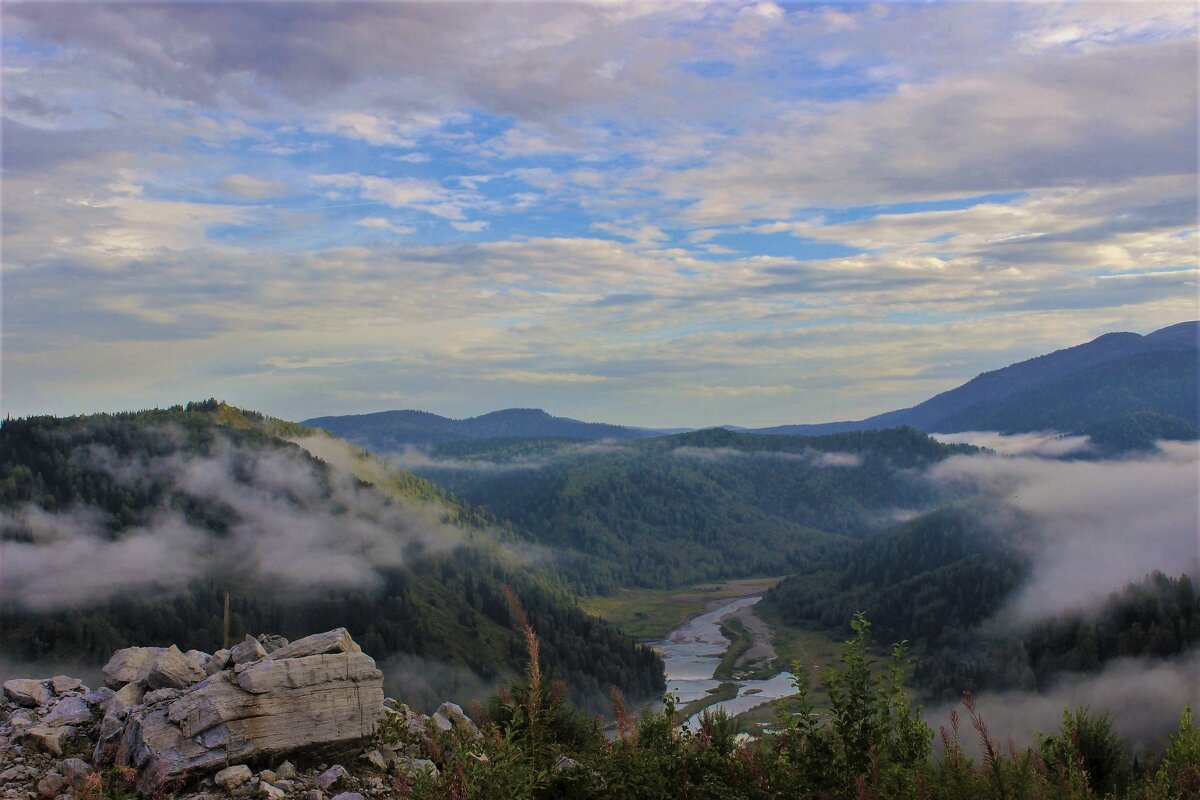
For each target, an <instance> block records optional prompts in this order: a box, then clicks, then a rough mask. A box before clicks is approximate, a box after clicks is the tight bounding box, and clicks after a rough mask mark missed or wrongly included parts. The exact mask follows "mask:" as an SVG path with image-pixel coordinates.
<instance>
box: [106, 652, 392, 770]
mask: <svg viewBox="0 0 1200 800" xmlns="http://www.w3.org/2000/svg"><path fill="white" fill-rule="evenodd" d="M249 642H254V644H255V645H259V642H258V641H257V640H254V639H249V640H248V641H247V642H245V643H243V644H248V643H249ZM295 645H300V647H296V648H295V649H294V650H293V654H294V655H293V657H288V658H276V656H277V655H278V653H280V652H282V651H283V650H285V649H287V648H286V647H282V648H280V649H278V650H276V651H275V652H274V653H272V654H271V656H270V657H269V658H266V659H262V660H259V661H257V662H251V663H244V664H243V665H242V666H240V667H239V668H238V671H236V672H235V671H234V670H225V671H222V672H218V673H216V674H214V675H212V676H210V677H208V678H206V679H204V680H203V681H201V682H199V683H197V684H194V685H193V686H191V687H189V688H187V689H184V690H182V691H180V692H179V693H177V694H176V693H169V694H170V696H167V695H168V693H166V692H162V693H154V694H152V695H148V696H147V700H151V699H155V697H156V696H157V697H161V698H162V699H159V700H158V702H154V703H147V704H145V705H140V706H134V707H133V708H130V709H129V711H128V713H127V716H126V719H125V721H124V726H123V729H122V732H121V735H120V738H119V742H118V743H117V746H116V747H115V748H114V747H110V748H109V749H108V750H106V751H105V753H101V748H100V747H98V748H97V754H98V755H97V760H98V763H102V762H101V761H100V759H101V758H102V757H103V756H105V755H110V754H111V753H112V751H113V750H115V754H111V755H110V757H112V758H114V759H115V760H116V761H117V762H118V763H120V764H126V765H128V766H131V767H134V768H135V769H137V770H138V772H139V775H138V779H137V787H138V789H139V790H140V791H142V792H143V793H146V794H150V793H154V792H157V791H160V790H162V789H164V788H165V787H167V786H169V785H171V784H172V783H175V782H177V781H185V780H187V779H188V778H190V777H192V776H194V775H197V774H199V773H201V772H212V771H214V770H217V769H221V768H223V767H227V766H229V765H235V764H239V763H243V762H251V761H262V760H264V759H267V758H270V757H274V756H282V755H286V754H289V753H292V752H295V751H300V750H305V749H308V748H311V747H314V746H323V745H324V746H340V745H343V744H344V745H347V746H349V745H350V744H353V743H357V742H360V741H362V740H364V739H366V738H368V737H370V736H371V735H373V734H374V733H375V730H376V720H377V718H378V717H379V715H380V713H381V711H382V709H383V674H382V673H381V672H380V671H379V670H377V669H376V668H375V662H374V660H373V659H371V657H370V656H367V655H365V654H364V653H363V652H362V651H361V649H360V648H359V647H358V645H357V644H355V643H354V641H353V640H352V639H350V637H349V635H348V634H346V633H345V631H344V630H340V631H331V632H329V633H328V634H319V635H318V636H314V637H308V640H304V639H302V640H299V641H297V642H294V643H293V644H292V645H288V646H287V647H294V646H295ZM239 647H241V645H239ZM246 649H247V650H249V649H250V648H246ZM296 654H302V655H296ZM110 727H111V725H110V724H109V718H108V717H107V716H106V719H105V721H104V724H102V726H101V728H102V729H101V739H102V742H103V740H104V738H105V736H106V735H108V736H110V737H111V731H110V730H109V729H110ZM109 741H110V742H112V741H114V739H113V738H110V739H109Z"/></svg>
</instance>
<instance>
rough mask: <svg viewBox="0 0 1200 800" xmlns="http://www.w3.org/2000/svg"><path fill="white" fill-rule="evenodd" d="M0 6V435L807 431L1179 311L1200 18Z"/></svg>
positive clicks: (751, 9) (1176, 317)
mask: <svg viewBox="0 0 1200 800" xmlns="http://www.w3.org/2000/svg"><path fill="white" fill-rule="evenodd" d="M0 14H3V23H4V25H3V30H4V33H3V36H4V42H3V45H4V48H5V50H4V53H5V59H4V65H3V70H4V73H3V77H4V118H3V145H2V148H0V151H2V152H0V156H2V160H3V169H4V176H5V180H4V182H3V186H2V187H0V191H2V192H3V199H4V201H5V202H4V204H3V229H4V230H3V237H4V238H3V245H4V263H3V279H4V293H3V312H4V313H3V336H4V359H3V379H4V380H3V390H2V391H3V396H2V399H3V403H4V406H5V411H6V412H8V413H15V414H25V413H40V412H57V413H63V412H73V411H91V410H95V408H93V407H92V406H95V405H99V406H102V407H107V408H121V407H143V406H146V405H149V404H154V403H159V404H170V403H174V402H179V401H180V400H182V399H185V398H188V397H201V396H210V395H213V394H218V395H221V396H224V397H228V398H229V399H231V400H233V401H236V402H237V403H239V404H240V405H245V406H252V407H259V408H263V409H264V410H267V411H270V412H272V413H275V414H277V415H280V416H284V417H290V418H305V417H308V416H315V415H318V414H322V413H345V412H353V411H371V410H379V409H381V408H384V407H418V408H426V409H430V410H434V411H438V412H440V413H447V414H450V415H451V416H456V417H459V416H468V415H471V414H474V413H479V412H483V411H488V410H492V409H494V408H498V407H503V406H550V407H551V408H553V409H554V410H555V411H556V412H558V413H565V414H568V415H570V416H574V417H582V418H593V419H605V420H609V421H613V422H622V423H628V424H641V425H648V426H674V425H693V426H702V425H712V424H723V423H737V424H742V425H768V424H779V423H787V422H802V421H812V422H815V421H821V420H828V419H835V418H837V419H846V418H857V417H863V416H867V415H869V414H872V413H877V412H880V411H884V410H888V409H891V408H897V407H903V406H906V405H910V404H912V403H913V402H915V401H919V400H921V399H924V398H925V397H927V396H929V395H931V394H933V393H936V392H937V391H942V390H944V389H947V388H950V387H952V386H953V385H955V384H957V383H960V382H962V381H964V380H966V379H968V378H970V377H971V376H972V375H974V374H975V373H977V372H979V371H982V370H984V369H991V368H996V367H998V366H1003V365H1004V364H1007V363H1010V362H1012V361H1015V360H1020V359H1023V358H1028V357H1030V356H1033V355H1037V354H1039V353H1042V352H1045V351H1047V350H1051V349H1055V348H1058V347H1064V346H1069V345H1072V344H1076V343H1079V342H1081V341H1085V340H1087V339H1090V338H1092V337H1094V336H1096V335H1098V334H1100V333H1102V332H1105V331H1108V330H1117V329H1127V330H1136V331H1139V332H1147V331H1149V330H1152V329H1155V328H1157V327H1161V326H1162V325H1165V324H1170V323H1173V322H1178V321H1182V320H1184V319H1189V318H1195V317H1197V316H1198V314H1200V312H1198V309H1197V304H1196V291H1197V263H1196V248H1197V206H1196V195H1195V184H1196V175H1197V167H1196V161H1197V155H1196V154H1197V122H1196V120H1197V107H1198V106H1197V86H1196V81H1195V74H1196V69H1197V53H1196V48H1195V47H1194V42H1195V38H1196V35H1197V11H1196V9H1195V8H1194V7H1191V6H1189V5H1188V4H1181V3H1164V4H1155V3H1137V4H1070V5H1065V6H1051V5H1046V4H991V3H960V4H933V5H920V4H875V5H865V4H864V5H861V6H859V5H851V6H846V7H837V8H834V7H823V6H812V5H803V4H801V5H786V6H784V5H777V4H774V3H771V2H766V1H764V2H749V1H747V0H740V1H739V2H733V3H709V4H700V3H691V2H678V1H677V0H654V2H636V3H595V4H548V3H532V4H517V5H514V4H475V3H452V4H419V3H418V4H414V3H384V4H375V3H351V4H346V3H324V2H316V3H301V2H295V3H273V4H265V5H264V4H260V3H252V2H242V3H224V4H220V5H219V6H209V5H195V4H187V3H183V4H115V3H91V4H85V5H75V4H73V5H61V4H50V3H18V4H8V5H6V6H5V7H4V8H3V10H2V11H0ZM83 398H87V399H86V401H85V400H84V399H83ZM664 399H665V401H664ZM85 403H86V404H87V407H84V405H83V404H85Z"/></svg>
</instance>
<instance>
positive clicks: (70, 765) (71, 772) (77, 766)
mask: <svg viewBox="0 0 1200 800" xmlns="http://www.w3.org/2000/svg"><path fill="white" fill-rule="evenodd" d="M62 772H63V777H64V778H66V779H67V783H68V784H70V785H71V786H72V787H74V788H78V787H79V786H80V784H82V783H83V781H84V780H86V779H87V777H88V776H89V775H91V774H92V765H91V764H89V763H88V762H86V761H84V760H83V759H82V758H67V759H64V760H63V762H62Z"/></svg>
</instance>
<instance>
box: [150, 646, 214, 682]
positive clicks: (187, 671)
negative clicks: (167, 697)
mask: <svg viewBox="0 0 1200 800" xmlns="http://www.w3.org/2000/svg"><path fill="white" fill-rule="evenodd" d="M205 677H207V676H206V675H205V673H204V668H203V667H198V666H196V665H194V664H192V662H190V661H188V659H187V657H186V656H184V654H183V653H181V652H179V648H178V647H176V646H175V645H171V646H170V647H168V648H167V649H166V650H163V651H162V652H161V653H159V654H158V655H156V656H155V657H154V661H153V662H152V663H151V664H150V670H149V672H147V673H146V685H147V686H149V687H150V688H151V689H186V688H187V687H188V686H191V685H192V684H193V683H197V682H199V681H202V680H204V679H205Z"/></svg>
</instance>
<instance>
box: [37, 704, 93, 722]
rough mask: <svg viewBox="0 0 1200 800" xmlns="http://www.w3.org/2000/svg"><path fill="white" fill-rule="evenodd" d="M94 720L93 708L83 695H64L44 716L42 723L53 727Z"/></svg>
mask: <svg viewBox="0 0 1200 800" xmlns="http://www.w3.org/2000/svg"><path fill="white" fill-rule="evenodd" d="M91 721H92V710H91V708H89V707H88V704H87V701H86V700H84V699H83V698H82V697H64V698H63V699H62V700H59V701H58V703H56V704H55V706H54V708H53V709H52V710H51V711H50V713H49V714H47V715H46V716H45V717H43V718H42V724H43V725H47V726H49V727H51V728H57V727H59V726H62V725H81V724H83V723H85V722H91Z"/></svg>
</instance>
